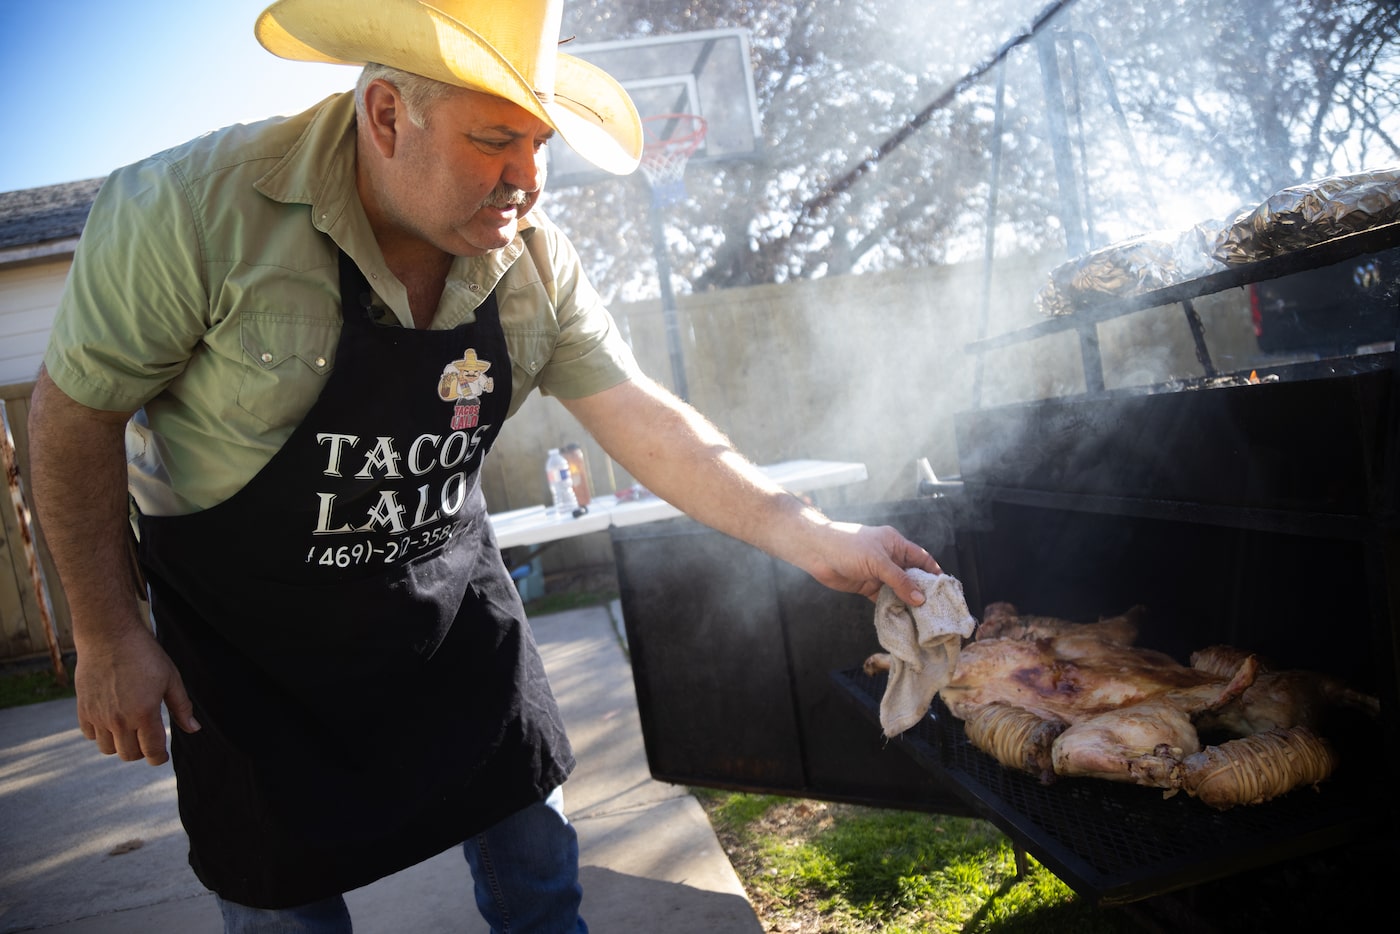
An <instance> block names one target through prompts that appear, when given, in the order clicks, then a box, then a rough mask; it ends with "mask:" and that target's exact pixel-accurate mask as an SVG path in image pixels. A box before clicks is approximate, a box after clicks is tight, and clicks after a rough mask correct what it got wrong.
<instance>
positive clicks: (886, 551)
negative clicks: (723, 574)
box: [561, 377, 941, 605]
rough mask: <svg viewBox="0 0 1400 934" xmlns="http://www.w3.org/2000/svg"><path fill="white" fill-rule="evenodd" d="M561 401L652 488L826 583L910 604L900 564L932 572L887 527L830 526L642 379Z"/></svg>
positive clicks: (910, 589)
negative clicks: (884, 593)
mask: <svg viewBox="0 0 1400 934" xmlns="http://www.w3.org/2000/svg"><path fill="white" fill-rule="evenodd" d="M561 401H563V403H564V406H565V408H567V409H568V410H569V411H570V412H571V413H572V414H573V416H574V417H575V418H577V419H578V420H579V422H580V423H582V425H583V427H584V428H586V429H587V430H588V432H589V433H590V434H591V435H592V436H593V437H594V439H595V440H596V441H597V442H598V443H599V444H600V445H601V446H602V448H603V450H605V451H606V452H607V453H608V454H609V455H610V456H611V457H612V458H613V459H615V460H616V461H617V462H618V463H619V464H621V465H622V466H623V467H624V468H625V469H626V470H627V471H628V473H630V474H632V476H634V477H636V478H637V479H638V480H639V481H641V483H642V485H643V486H645V487H646V488H647V489H649V490H650V491H651V492H653V493H655V494H656V495H658V496H660V497H661V498H662V499H664V500H666V501H667V502H669V503H670V504H671V505H673V506H675V507H676V508H677V509H680V510H681V511H682V512H684V513H686V514H687V515H689V516H692V517H693V518H695V519H698V520H699V521H701V522H703V523H705V524H706V525H708V526H710V527H712V528H714V529H717V530H719V531H721V532H724V533H726V534H728V535H732V536H734V537H735V538H738V539H740V540H742V541H745V542H748V543H749V544H751V545H754V546H755V547H757V548H760V549H762V550H763V551H765V552H767V553H768V554H770V555H773V556H774V557H776V558H780V559H782V560H784V561H787V562H788V563H790V564H792V565H795V566H796V567H799V568H801V569H802V570H804V571H806V572H807V573H809V574H811V575H812V577H814V578H816V579H817V580H818V581H820V582H821V583H823V584H825V585H826V586H828V587H831V588H833V589H835V590H842V591H847V592H851V593H859V594H864V595H865V596H867V597H869V598H870V599H872V600H873V599H875V597H876V595H877V594H878V593H879V591H880V586H881V585H882V584H888V585H890V587H891V588H893V589H894V591H895V592H896V593H897V594H898V595H899V597H900V598H901V599H902V600H904V601H905V602H907V603H910V604H912V605H918V604H920V603H922V602H923V596H922V594H919V595H918V596H915V594H916V593H918V591H917V588H916V587H915V585H914V582H913V581H912V580H911V579H910V578H909V576H908V575H907V574H905V573H904V569H906V568H921V569H923V570H925V571H929V572H932V573H939V572H940V571H941V569H940V568H939V566H938V562H936V561H935V560H934V559H933V557H932V556H930V555H929V553H928V552H927V551H925V550H924V549H923V548H921V547H919V546H918V545H916V544H914V543H913V542H911V541H909V540H908V539H906V538H905V537H904V536H903V535H901V534H900V533H899V532H897V531H896V530H894V529H892V528H890V527H888V526H880V527H872V526H862V525H857V524H855V523H850V522H833V521H831V520H830V519H828V518H827V517H826V516H824V515H822V513H821V512H820V511H819V510H817V509H815V508H814V507H812V506H808V505H806V504H805V503H803V502H802V501H801V500H800V499H798V498H797V497H795V496H793V495H792V494H790V493H788V492H786V491H785V490H783V489H782V487H780V486H778V485H777V484H776V483H774V482H773V481H771V480H770V479H768V477H767V476H765V475H764V473H763V471H761V470H759V469H758V468H757V467H756V466H755V465H754V464H753V463H751V462H750V461H749V460H747V459H746V458H745V457H743V456H742V455H741V454H740V453H739V452H738V451H736V450H735V449H734V446H733V445H732V444H731V443H730V442H729V439H728V438H726V437H725V436H724V434H723V433H722V432H721V431H720V430H719V429H718V428H716V427H715V426H714V425H712V424H711V423H710V422H709V421H708V420H707V419H705V417H704V416H702V415H700V413H698V412H696V411H695V409H693V408H692V407H691V406H689V405H687V404H686V403H684V402H683V401H681V400H680V399H678V398H676V396H674V395H672V394H671V393H670V392H668V391H666V390H665V389H663V388H662V387H660V386H658V385H657V384H656V383H654V382H652V381H651V380H650V379H647V378H645V377H640V378H636V379H633V380H631V381H628V382H625V383H621V384H619V385H617V386H614V387H613V388H611V389H606V390H604V391H603V392H600V393H596V394H594V395H591V396H585V397H583V398H579V399H564V400H561Z"/></svg>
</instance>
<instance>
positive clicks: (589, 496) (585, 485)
mask: <svg viewBox="0 0 1400 934" xmlns="http://www.w3.org/2000/svg"><path fill="white" fill-rule="evenodd" d="M562 451H563V454H564V460H566V461H568V462H569V476H570V478H571V479H572V480H573V481H574V499H576V500H578V504H579V505H580V506H587V505H588V504H589V503H591V502H592V501H593V484H592V482H590V480H589V477H588V458H587V457H586V456H585V455H584V453H583V446H582V445H580V444H575V443H570V444H566V445H564V447H563V449H562Z"/></svg>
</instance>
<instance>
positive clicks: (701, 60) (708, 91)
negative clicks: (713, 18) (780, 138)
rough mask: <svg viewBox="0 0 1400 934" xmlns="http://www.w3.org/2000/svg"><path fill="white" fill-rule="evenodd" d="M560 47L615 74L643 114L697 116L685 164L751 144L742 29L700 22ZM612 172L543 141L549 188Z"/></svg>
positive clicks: (754, 132)
mask: <svg viewBox="0 0 1400 934" xmlns="http://www.w3.org/2000/svg"><path fill="white" fill-rule="evenodd" d="M561 51H564V52H567V53H568V54H570V55H575V56H577V57H579V58H581V59H584V60H585V61H588V62H591V63H592V64H594V65H597V66H598V67H599V68H602V69H603V70H604V71H606V72H607V73H608V74H610V75H612V76H613V77H614V78H616V79H617V80H618V81H619V82H620V83H621V84H622V86H623V87H625V88H626V89H627V93H628V94H630V95H631V96H632V100H633V102H634V103H635V104H636V105H637V111H638V112H639V113H640V114H641V116H642V119H644V120H645V119H646V118H647V117H651V116H656V115H660V114H698V115H700V116H702V117H704V118H705V123H706V129H705V136H704V140H703V141H702V142H701V144H700V147H699V149H697V150H696V151H695V152H694V153H693V154H691V156H690V163H691V164H692V165H694V164H697V163H704V162H716V161H721V160H725V159H734V158H744V157H747V156H750V155H752V154H753V153H754V152H755V151H756V150H757V148H758V143H759V122H758V102H757V99H756V97H755V95H754V80H753V59H752V57H751V55H750V50H749V34H748V31H747V30H745V29H707V30H702V31H699V32H688V33H680V34H677V35H672V36H652V37H648V38H645V39H621V40H617V41H615V42H595V43H589V44H583V45H574V44H572V43H566V44H565V45H563V46H561ZM612 177H614V176H610V175H608V174H606V173H604V172H600V171H598V170H597V169H595V168H593V166H592V165H590V164H589V163H588V162H586V161H584V160H583V159H582V158H581V157H580V156H579V155H578V153H576V152H574V151H573V150H572V149H570V148H569V146H568V144H566V143H565V142H564V141H563V140H560V139H558V138H556V139H555V140H553V141H551V142H550V144H549V182H548V184H549V187H550V188H553V189H556V190H557V189H559V188H561V187H565V186H569V185H581V184H585V183H588V182H593V181H597V180H599V179H605V178H612Z"/></svg>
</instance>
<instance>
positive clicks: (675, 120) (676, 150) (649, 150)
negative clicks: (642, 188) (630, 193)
mask: <svg viewBox="0 0 1400 934" xmlns="http://www.w3.org/2000/svg"><path fill="white" fill-rule="evenodd" d="M705 128H706V123H705V118H704V117H701V116H700V115H698V114H656V115H654V116H651V117H646V118H645V119H643V120H642V135H643V137H644V141H643V143H642V161H641V168H642V171H643V172H645V173H646V177H647V183H648V184H649V185H651V200H652V204H654V205H656V206H657V207H663V206H665V205H668V204H675V203H676V202H677V201H681V200H683V199H684V198H685V181H684V179H683V176H684V175H685V165H686V163H687V162H688V161H689V160H690V157H691V155H692V154H693V153H694V152H695V150H697V149H699V148H700V144H701V143H702V142H704V141H705Z"/></svg>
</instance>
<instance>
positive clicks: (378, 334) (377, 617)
mask: <svg viewBox="0 0 1400 934" xmlns="http://www.w3.org/2000/svg"><path fill="white" fill-rule="evenodd" d="M369 298H370V293H369V287H368V285H367V284H366V283H365V279H364V276H363V274H361V273H360V271H359V269H358V268H357V267H356V266H355V264H354V263H353V262H352V261H351V260H350V259H349V258H348V257H346V256H345V255H344V254H343V253H342V254H341V305H342V314H343V317H344V326H343V329H342V332H341V337H340V344H339V347H338V349H337V352H336V362H335V370H334V371H333V372H332V373H331V375H330V377H329V378H328V379H327V381H326V384H325V386H324V388H323V389H322V392H321V395H320V397H319V398H318V399H317V401H316V403H315V404H314V405H313V406H312V408H311V410H310V411H309V412H307V414H306V417H305V419H304V420H303V421H302V423H301V424H300V425H299V426H298V427H297V429H296V430H295V431H294V432H293V433H292V436H291V437H290V438H289V439H288V440H287V443H286V444H285V445H284V446H283V447H282V449H281V450H280V451H278V452H277V454H276V455H275V456H274V457H273V458H272V459H271V460H270V461H269V462H268V463H267V465H266V466H265V467H264V468H263V469H262V470H261V471H260V472H259V473H258V474H257V476H255V477H254V478H253V479H252V480H250V481H249V482H248V484H247V486H245V487H244V488H243V489H242V490H240V491H239V492H238V493H236V494H235V495H234V496H232V497H231V498H229V499H228V500H227V501H225V502H223V503H221V504H219V505H218V506H215V507H213V508H211V509H207V510H204V511H203V512H198V513H194V514H191V515H185V516H166V517H153V516H141V517H140V520H139V521H140V530H141V536H140V538H141V542H140V556H141V562H142V566H143V568H144V570H145V572H146V575H147V578H148V581H149V584H150V594H151V608H152V614H153V616H154V618H155V624H156V632H157V635H158V637H159V639H160V643H161V645H162V646H164V648H165V650H166V651H167V652H168V653H169V654H170V657H171V658H172V659H173V660H174V662H175V664H176V665H177V667H178V668H179V670H180V674H181V677H182V678H183V679H184V683H185V687H186V689H187V690H188V691H189V694H190V697H191V699H192V700H193V702H194V708H195V716H196V718H197V719H198V720H199V722H200V724H201V726H202V727H203V729H201V730H200V731H199V732H198V733H195V734H193V735H186V734H185V733H183V732H181V731H179V730H178V729H177V730H174V731H172V732H173V742H172V755H173V760H174V765H175V774H176V776H177V779H178V782H177V786H178V791H179V804H180V817H181V820H182V821H183V823H184V825H185V829H186V831H187V832H188V834H189V837H190V865H191V866H192V867H193V868H194V871H195V873H196V875H198V876H199V878H200V880H201V881H202V882H203V883H204V884H205V885H207V886H208V887H209V888H210V889H212V890H213V891H215V892H217V893H218V894H219V895H221V896H223V897H225V898H228V899H230V900H232V901H235V902H239V903H241V904H245V905H251V906H255V907H260V908H285V907H291V906H294V905H300V904H304V903H306V902H310V901H315V900H318V899H321V898H325V897H328V896H330V895H334V894H336V893H339V892H344V891H347V890H349V889H352V888H355V887H357V886H361V885H364V884H367V883H369V882H372V881H374V880H375V879H378V878H380V877H382V876H384V875H387V874H389V873H393V872H396V871H398V870H400V869H402V868H405V867H407V866H411V865H413V864H415V863H417V862H420V861H422V860H424V859H427V858H428V857H431V856H433V855H434V854H436V853H440V852H442V851H443V850H445V849H447V848H448V847H451V846H453V845H455V844H457V843H459V842H461V841H462V840H465V839H466V838H467V837H470V836H472V835H474V834H476V833H478V832H480V831H482V830H484V829H486V828H487V827H489V826H491V825H492V824H494V823H496V822H497V821H499V820H501V819H502V818H504V817H506V816H508V815H510V814H512V813H514V812H515V811H518V810H519V809H520V808H522V807H525V806H527V805H529V804H531V803H533V802H535V801H538V800H540V799H542V798H543V797H544V796H545V795H547V794H548V793H549V791H551V790H552V789H553V788H555V787H557V786H558V785H559V784H561V783H562V782H563V781H564V779H565V778H566V777H567V776H568V773H569V771H570V770H571V769H572V768H573V764H574V760H573V755H572V752H571V751H570V748H569V744H568V740H567V739H566V738H565V736H564V728H563V724H562V721H561V720H560V717H559V712H558V709H557V707H556V705H555V702H554V698H553V696H552V694H551V693H550V689H549V685H548V683H547V682H546V680H545V674H544V668H543V665H542V664H541V661H540V657H539V653H538V651H537V649H536V646H535V643H534V640H533V637H532V636H531V634H530V630H529V627H528V625H527V624H526V622H525V614H524V610H523V609H522V607H521V603H520V597H519V594H518V593H517V591H516V589H515V585H514V584H513V583H512V581H511V579H510V575H509V573H508V572H507V571H506V568H505V565H504V564H503V562H502V560H501V555H500V552H499V550H498V548H497V545H496V538H495V535H494V533H493V532H492V530H491V524H490V521H489V520H488V518H487V511H486V504H485V500H484V499H483V497H482V493H481V485H480V467H481V463H482V459H483V458H484V457H485V455H486V452H487V451H488V450H489V449H490V447H491V443H492V441H493V440H494V439H495V437H496V434H497V433H498V431H499V430H500V426H501V423H502V422H504V421H505V417H506V412H507V410H508V408H509V405H510V395H511V376H510V358H509V354H508V352H507V350H506V343H505V336H504V333H503V332H502V330H501V323H500V317H499V315H498V314H497V310H496V303H495V296H494V294H493V295H492V296H490V297H489V298H488V299H487V301H486V302H484V303H483V304H482V306H481V307H480V308H479V309H478V310H477V320H476V321H475V322H474V323H472V324H467V325H462V326H460V327H458V328H455V329H453V330H438V331H425V330H415V329H412V328H400V327H382V326H379V325H376V324H374V323H373V322H372V321H371V320H370V316H369ZM482 362H487V363H489V364H490V368H489V370H488V371H487V375H489V376H490V377H491V379H492V382H493V383H494V386H493V387H492V388H491V390H490V391H486V392H472V391H463V392H458V391H456V390H455V382H454V380H453V379H452V378H451V375H452V374H454V373H457V372H462V371H465V372H471V371H475V372H477V373H480V369H481V364H482ZM289 363H290V364H291V365H301V364H300V362H299V361H289ZM454 365H455V367H456V369H455V370H454ZM440 384H441V385H440ZM477 385H478V386H480V385H481V381H478V383H477ZM449 390H451V391H449Z"/></svg>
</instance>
